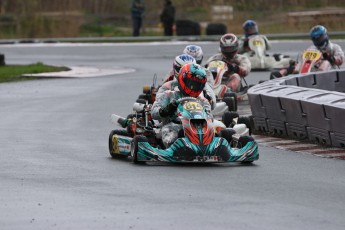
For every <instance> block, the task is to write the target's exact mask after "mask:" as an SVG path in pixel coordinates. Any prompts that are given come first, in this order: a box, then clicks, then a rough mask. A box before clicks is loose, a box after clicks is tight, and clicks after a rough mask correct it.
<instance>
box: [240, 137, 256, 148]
mask: <svg viewBox="0 0 345 230" xmlns="http://www.w3.org/2000/svg"><path fill="white" fill-rule="evenodd" d="M251 141H254V138H253V137H251V136H241V137H240V138H239V139H238V148H243V147H244V146H245V145H246V144H248V142H251Z"/></svg>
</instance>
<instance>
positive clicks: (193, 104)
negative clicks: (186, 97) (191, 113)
mask: <svg viewBox="0 0 345 230" xmlns="http://www.w3.org/2000/svg"><path fill="white" fill-rule="evenodd" d="M183 108H184V109H185V110H202V105H200V104H199V103H198V102H195V101H190V102H187V103H186V104H184V105H183Z"/></svg>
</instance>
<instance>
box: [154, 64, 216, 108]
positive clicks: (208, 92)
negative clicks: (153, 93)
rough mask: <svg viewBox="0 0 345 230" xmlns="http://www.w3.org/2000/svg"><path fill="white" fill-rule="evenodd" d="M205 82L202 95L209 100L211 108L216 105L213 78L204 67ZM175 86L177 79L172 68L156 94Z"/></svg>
mask: <svg viewBox="0 0 345 230" xmlns="http://www.w3.org/2000/svg"><path fill="white" fill-rule="evenodd" d="M205 71H206V78H207V82H206V85H205V90H204V97H205V98H206V99H208V100H209V102H210V104H211V109H214V107H215V106H216V103H217V101H216V95H215V93H214V91H213V84H214V79H213V75H212V73H211V72H210V71H209V70H208V69H206V68H205ZM175 87H177V80H176V78H175V74H174V70H172V71H170V72H169V73H168V74H167V76H166V77H165V79H164V83H163V85H162V86H161V87H160V88H159V89H158V92H157V96H158V95H159V94H161V93H163V92H164V91H166V90H175Z"/></svg>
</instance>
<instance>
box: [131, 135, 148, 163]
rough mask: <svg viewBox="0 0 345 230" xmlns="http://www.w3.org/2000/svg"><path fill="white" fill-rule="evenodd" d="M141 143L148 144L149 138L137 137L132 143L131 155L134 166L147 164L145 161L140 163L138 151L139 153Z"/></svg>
mask: <svg viewBox="0 0 345 230" xmlns="http://www.w3.org/2000/svg"><path fill="white" fill-rule="evenodd" d="M139 142H148V140H147V138H146V137H144V136H135V137H134V138H133V140H132V142H131V155H132V161H133V163H134V164H145V162H144V161H138V151H139V146H138V143H139Z"/></svg>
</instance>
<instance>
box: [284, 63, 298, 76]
mask: <svg viewBox="0 0 345 230" xmlns="http://www.w3.org/2000/svg"><path fill="white" fill-rule="evenodd" d="M295 66H296V61H294V60H290V61H289V67H287V69H286V74H287V75H289V74H292V73H293V72H294V71H295Z"/></svg>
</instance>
